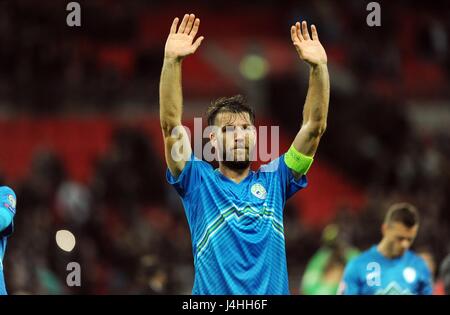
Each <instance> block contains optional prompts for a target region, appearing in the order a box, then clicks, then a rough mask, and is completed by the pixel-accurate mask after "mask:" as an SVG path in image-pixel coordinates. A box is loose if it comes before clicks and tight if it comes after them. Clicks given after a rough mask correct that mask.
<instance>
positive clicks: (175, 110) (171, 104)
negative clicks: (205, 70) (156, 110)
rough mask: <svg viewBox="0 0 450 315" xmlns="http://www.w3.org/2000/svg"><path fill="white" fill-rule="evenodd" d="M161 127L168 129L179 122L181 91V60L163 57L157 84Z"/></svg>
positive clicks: (181, 102) (181, 101) (181, 109)
mask: <svg viewBox="0 0 450 315" xmlns="http://www.w3.org/2000/svg"><path fill="white" fill-rule="evenodd" d="M159 104H160V120H161V127H162V128H163V130H164V131H169V132H170V129H172V128H173V127H175V126H177V125H180V124H181V116H182V111H183V108H182V106H183V105H182V104H183V93H182V87H181V60H179V59H174V58H165V59H164V64H163V67H162V71H161V79H160V84H159Z"/></svg>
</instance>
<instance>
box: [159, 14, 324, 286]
mask: <svg viewBox="0 0 450 315" xmlns="http://www.w3.org/2000/svg"><path fill="white" fill-rule="evenodd" d="M199 24H200V20H199V19H198V18H195V15H193V14H190V15H189V14H186V15H185V16H184V17H183V19H182V21H181V23H180V24H179V19H178V18H175V19H174V21H173V23H172V26H171V28H170V34H169V36H168V38H167V42H166V46H165V55H164V64H163V68H162V73H161V81H160V119H161V127H162V131H163V137H164V143H165V157H166V162H167V165H168V171H167V180H168V181H169V183H170V184H171V185H173V186H174V187H175V189H176V190H177V192H178V194H179V195H180V196H181V198H182V201H183V205H184V208H185V212H186V216H187V220H188V223H189V228H190V232H191V241H192V250H193V257H194V267H195V280H194V288H193V294H289V286H288V276H287V264H286V252H285V240H284V228H283V208H284V205H285V202H286V200H287V199H288V198H289V197H290V196H292V195H293V194H294V193H295V192H297V191H298V190H300V189H301V188H303V187H305V186H306V184H307V183H306V177H305V174H306V172H307V171H308V169H309V167H310V166H311V164H312V161H313V156H314V154H315V152H316V150H317V147H318V144H319V140H320V138H321V136H322V134H323V133H324V131H325V127H326V120H327V112H328V102H329V91H330V87H329V76H328V70H327V55H326V53H325V50H324V48H323V46H322V45H321V43H320V41H319V38H318V35H317V30H316V28H315V26H314V25H312V26H311V37H310V34H309V31H308V26H307V23H306V22H303V23H302V24H300V23H296V24H295V25H293V26H292V27H291V40H292V42H293V44H294V46H295V48H296V50H297V53H298V55H299V57H300V58H301V59H302V60H304V61H305V62H307V63H308V65H309V67H310V80H309V89H308V94H307V97H306V102H305V105H304V108H303V122H302V125H301V128H300V130H299V132H298V134H297V136H296V137H295V139H294V141H293V143H292V145H291V147H290V149H289V150H288V151H287V152H286V153H285V154H283V155H281V156H280V157H279V158H277V159H276V160H273V161H272V162H271V163H269V164H267V165H264V166H262V167H261V168H260V169H259V170H258V171H252V170H251V169H250V160H251V158H250V157H251V156H252V152H253V148H254V145H255V139H256V132H255V128H253V127H254V118H255V116H254V113H253V110H252V109H251V108H250V107H249V106H248V105H247V104H246V102H245V99H244V98H243V97H241V96H235V97H230V98H220V99H218V100H217V101H215V102H213V104H212V106H211V107H210V108H209V110H208V123H209V125H210V126H214V127H215V128H213V129H212V131H211V132H210V133H209V137H210V142H211V144H212V146H213V147H214V148H215V152H216V154H217V156H216V157H217V159H218V160H219V168H218V169H213V167H212V166H211V165H210V164H209V163H207V162H205V161H202V160H199V159H198V158H197V157H194V156H193V153H192V149H191V144H190V142H189V139H188V136H187V133H186V131H185V130H184V128H182V127H181V119H182V103H183V101H182V88H181V63H182V60H183V58H184V57H186V56H188V55H190V54H193V53H194V52H195V51H196V50H197V49H198V47H199V46H200V44H201V43H202V41H203V39H204V37H203V36H200V37H198V38H197V39H195V37H196V35H197V32H198V29H199ZM224 27H226V21H224ZM261 31H262V32H263V31H264V30H261ZM280 106H282V104H280ZM299 111H300V107H299ZM299 116H300V115H299ZM180 127H181V128H180Z"/></svg>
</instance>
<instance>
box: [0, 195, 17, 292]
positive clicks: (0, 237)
mask: <svg viewBox="0 0 450 315" xmlns="http://www.w3.org/2000/svg"><path fill="white" fill-rule="evenodd" d="M15 214H16V194H15V193H14V191H13V190H12V189H11V188H9V187H6V186H1V187H0V295H5V294H7V292H6V287H5V279H4V275H3V257H4V256H5V251H6V242H7V239H8V236H9V235H11V233H12V231H13V219H14V215H15Z"/></svg>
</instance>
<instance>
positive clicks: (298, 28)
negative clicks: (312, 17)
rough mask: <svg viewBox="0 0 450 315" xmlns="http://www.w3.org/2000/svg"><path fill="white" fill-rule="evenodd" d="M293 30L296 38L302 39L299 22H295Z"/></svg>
mask: <svg viewBox="0 0 450 315" xmlns="http://www.w3.org/2000/svg"><path fill="white" fill-rule="evenodd" d="M295 31H296V33H297V38H298V40H299V41H303V35H302V31H301V29H300V23H299V22H297V23H295Z"/></svg>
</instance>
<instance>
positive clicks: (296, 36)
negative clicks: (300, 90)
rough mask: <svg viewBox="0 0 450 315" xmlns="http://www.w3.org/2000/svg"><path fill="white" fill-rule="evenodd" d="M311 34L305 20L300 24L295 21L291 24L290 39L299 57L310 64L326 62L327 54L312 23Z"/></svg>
mask: <svg viewBox="0 0 450 315" xmlns="http://www.w3.org/2000/svg"><path fill="white" fill-rule="evenodd" d="M311 35H312V38H311V37H310V36H309V32H308V25H307V23H306V21H303V22H302V24H301V25H300V23H299V22H297V23H296V24H295V25H292V26H291V39H292V42H293V44H294V46H295V49H296V50H297V53H298V55H299V57H300V58H301V59H302V60H304V61H306V62H307V63H309V64H310V65H319V64H326V63H327V54H326V52H325V49H324V48H323V46H322V44H321V43H320V41H319V35H318V34H317V29H316V27H315V26H314V25H311Z"/></svg>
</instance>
